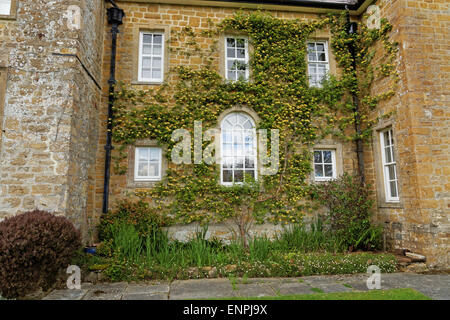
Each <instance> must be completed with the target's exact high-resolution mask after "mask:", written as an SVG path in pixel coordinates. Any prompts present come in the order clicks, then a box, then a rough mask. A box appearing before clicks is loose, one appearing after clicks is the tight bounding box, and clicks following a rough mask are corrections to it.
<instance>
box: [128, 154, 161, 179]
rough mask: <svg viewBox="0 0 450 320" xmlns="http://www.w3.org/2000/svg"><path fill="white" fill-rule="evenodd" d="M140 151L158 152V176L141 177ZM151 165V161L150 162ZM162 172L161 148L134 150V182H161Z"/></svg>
mask: <svg viewBox="0 0 450 320" xmlns="http://www.w3.org/2000/svg"><path fill="white" fill-rule="evenodd" d="M139 149H156V150H158V153H159V155H158V173H159V175H158V176H139V156H138V155H139ZM148 162H149V164H150V162H151V160H150V159H149V160H148ZM161 170H162V149H161V148H159V147H135V149H134V181H160V180H161V174H162V173H161Z"/></svg>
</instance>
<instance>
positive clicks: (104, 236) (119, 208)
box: [98, 200, 167, 250]
mask: <svg viewBox="0 0 450 320" xmlns="http://www.w3.org/2000/svg"><path fill="white" fill-rule="evenodd" d="M166 224H167V217H165V216H163V215H161V214H158V212H156V210H154V209H153V208H151V207H150V206H149V204H148V203H146V202H144V201H136V202H133V201H128V200H121V201H119V202H118V203H116V208H115V209H114V210H112V211H109V212H108V213H107V214H105V215H103V216H102V217H101V221H100V225H99V226H98V233H99V237H100V239H101V240H104V241H106V242H107V243H110V240H111V239H114V234H113V231H115V229H114V228H116V227H117V226H119V225H131V226H133V227H134V228H135V230H136V232H138V234H139V235H140V236H144V237H146V236H149V235H152V234H153V233H155V232H156V233H157V232H160V230H161V228H162V227H163V226H164V225H166ZM105 245H106V244H105ZM102 250H108V248H103V249H102Z"/></svg>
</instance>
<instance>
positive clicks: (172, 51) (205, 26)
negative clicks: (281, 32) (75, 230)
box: [93, 1, 357, 239]
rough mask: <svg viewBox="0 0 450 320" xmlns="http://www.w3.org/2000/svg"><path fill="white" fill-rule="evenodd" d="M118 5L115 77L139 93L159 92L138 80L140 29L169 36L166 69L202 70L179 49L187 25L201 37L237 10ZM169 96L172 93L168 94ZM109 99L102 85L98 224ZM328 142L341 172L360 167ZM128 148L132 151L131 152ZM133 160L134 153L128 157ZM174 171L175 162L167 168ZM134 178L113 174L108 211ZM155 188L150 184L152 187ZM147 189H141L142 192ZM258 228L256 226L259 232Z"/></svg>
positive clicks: (344, 147)
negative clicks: (121, 18) (120, 12)
mask: <svg viewBox="0 0 450 320" xmlns="http://www.w3.org/2000/svg"><path fill="white" fill-rule="evenodd" d="M118 4H119V6H120V7H121V8H122V9H123V10H124V11H125V15H126V16H125V19H124V23H123V25H122V26H121V27H120V32H121V33H120V34H119V38H118V48H117V53H118V55H117V73H116V78H117V80H119V81H123V82H125V83H131V84H133V86H134V87H135V88H137V89H143V90H146V89H156V88H158V87H159V85H150V84H141V83H138V81H137V72H138V68H137V63H138V52H139V47H138V45H139V31H140V30H142V31H148V30H150V31H151V30H157V31H163V32H164V33H165V35H166V41H165V45H166V46H167V47H168V48H167V50H166V51H165V52H166V53H167V56H166V60H167V61H166V70H167V68H176V67H177V66H181V65H184V66H190V67H194V68H198V67H200V66H201V65H203V64H204V63H206V58H205V59H202V58H201V57H199V56H198V55H192V56H190V57H186V55H184V54H179V53H178V52H179V51H183V50H185V49H186V46H187V42H188V41H189V39H188V38H187V37H184V36H180V34H182V29H183V27H186V26H189V27H191V28H192V29H193V31H194V32H195V33H197V34H200V32H201V31H208V30H210V21H211V22H213V23H219V22H220V21H222V20H223V19H225V18H227V17H230V16H232V15H233V14H234V13H235V12H236V11H239V8H220V7H207V6H188V5H170V4H152V3H144V2H139V3H137V2H136V3H133V2H130V1H120V2H118ZM271 13H272V14H273V15H275V16H277V17H280V18H285V19H294V18H298V19H304V20H313V19H319V16H318V15H317V14H312V13H302V12H285V11H272V12H271ZM104 30H105V36H104V40H105V42H104V56H103V80H102V82H103V83H104V82H106V80H107V79H108V78H109V66H110V49H111V35H110V27H108V26H107V25H105V29H104ZM220 37H221V36H217V38H209V37H202V36H199V37H197V38H196V42H197V44H198V45H199V46H200V47H201V49H202V50H204V52H206V53H207V52H209V50H210V49H211V47H212V46H213V45H214V43H215V42H216V41H218V40H220V39H222V38H220ZM326 37H329V33H328V32H326V31H324V32H317V33H316V34H315V35H313V37H312V38H313V39H314V38H320V39H323V38H326ZM221 43H222V42H219V44H217V49H218V50H216V51H215V52H214V54H213V55H212V58H213V59H214V63H213V65H214V66H216V68H217V71H218V72H220V73H222V74H223V71H222V70H221V66H222V61H221V59H223V58H221V52H220V51H221V50H223V49H221V45H220V44H221ZM329 52H330V57H331V61H330V69H331V70H332V71H333V72H336V66H335V61H334V59H333V55H332V52H331V50H329ZM166 81H167V82H168V83H169V84H172V85H173V84H175V83H176V81H177V79H176V75H175V74H174V73H170V74H169V75H168V76H167V78H166ZM166 93H168V91H166ZM107 100H108V91H107V88H106V87H104V90H103V95H102V103H101V106H102V107H101V108H102V109H101V112H100V116H99V121H100V122H99V130H100V134H99V143H98V146H99V147H98V154H97V164H96V184H95V201H94V206H95V208H94V215H93V218H94V220H98V218H99V217H100V215H101V210H102V200H103V177H104V175H103V173H104V156H105V155H104V154H105V152H104V149H103V146H104V145H105V143H106V131H105V129H106V118H107ZM323 143H324V144H327V145H330V144H333V145H335V146H336V147H337V148H341V149H340V150H341V154H342V155H343V157H342V158H340V159H338V167H340V168H339V169H340V170H341V171H346V172H354V170H355V166H356V163H357V162H356V155H355V147H354V145H353V144H352V143H350V144H349V143H343V142H340V141H333V140H332V139H327V140H325V141H323ZM128 150H129V149H128ZM114 155H115V156H118V152H117V149H116V150H115V151H113V156H114ZM128 156H129V157H130V156H131V155H130V154H129V155H128ZM122 164H123V165H128V164H129V159H125V160H123V162H122ZM168 166H169V167H170V166H171V164H168ZM132 178H133V175H132V174H131V175H126V174H123V175H118V174H115V173H114V170H112V171H111V182H110V191H111V192H110V203H109V205H110V207H114V203H115V201H116V200H117V199H119V198H123V197H129V193H130V192H132V191H134V190H135V189H134V186H133V183H130V181H127V179H132ZM150 185H151V184H150V183H149V186H150ZM142 188H144V187H141V189H142ZM265 228H267V231H268V232H269V234H273V232H275V231H276V230H277V227H274V226H273V225H270V226H269V225H265ZM256 229H258V228H256ZM256 229H255V232H261V231H262V230H263V229H261V228H259V229H258V230H256ZM195 230H196V227H195V226H194V227H193V226H176V227H174V228H172V229H171V233H172V234H173V235H174V236H175V237H178V238H180V239H185V238H186V236H187V235H191V234H192V232H193V231H195ZM210 231H211V234H213V235H215V236H221V235H223V236H224V237H225V238H227V237H228V236H229V235H230V234H229V230H228V227H226V226H225V225H217V226H211V228H210Z"/></svg>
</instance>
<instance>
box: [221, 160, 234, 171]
mask: <svg viewBox="0 0 450 320" xmlns="http://www.w3.org/2000/svg"><path fill="white" fill-rule="evenodd" d="M222 168H224V169H232V168H233V158H230V157H227V158H224V159H223V164H222Z"/></svg>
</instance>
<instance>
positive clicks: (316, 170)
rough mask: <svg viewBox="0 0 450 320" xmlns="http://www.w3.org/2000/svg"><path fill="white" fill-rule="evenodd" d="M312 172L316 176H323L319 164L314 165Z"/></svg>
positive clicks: (321, 167)
mask: <svg viewBox="0 0 450 320" xmlns="http://www.w3.org/2000/svg"><path fill="white" fill-rule="evenodd" d="M314 174H315V175H316V177H323V166H322V165H321V164H316V165H314Z"/></svg>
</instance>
